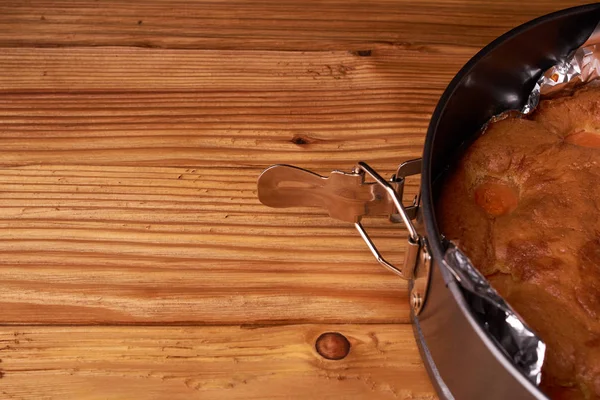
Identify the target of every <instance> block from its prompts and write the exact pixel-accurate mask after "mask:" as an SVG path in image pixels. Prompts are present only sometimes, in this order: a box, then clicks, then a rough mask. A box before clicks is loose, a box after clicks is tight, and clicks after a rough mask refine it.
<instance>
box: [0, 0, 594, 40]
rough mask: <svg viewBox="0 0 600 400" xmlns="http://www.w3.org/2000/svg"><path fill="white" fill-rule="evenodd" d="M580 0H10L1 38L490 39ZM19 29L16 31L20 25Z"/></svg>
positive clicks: (3, 10)
mask: <svg viewBox="0 0 600 400" xmlns="http://www.w3.org/2000/svg"><path fill="white" fill-rule="evenodd" d="M583 3H585V2H582V1H576V0H562V1H560V2H558V1H553V0H545V1H540V0H537V1H533V0H532V1H526V2H524V1H517V0H502V1H494V2H490V1H487V0H471V1H462V0H420V1H410V0H374V1H368V2H365V1H361V0H345V1H339V0H325V1H315V0H312V1H303V2H289V1H278V0H263V1H257V0H247V1H240V0H235V1H226V2H224V1H219V0H212V1H194V2H190V1H182V0H179V1H170V0H149V1H144V2H143V3H140V2H134V3H132V2H129V1H127V0H112V1H106V0H104V1H55V0H33V1H27V2H22V1H19V0H3V1H2V3H1V4H0V46H13V47H14V46H16V47H21V46H31V45H33V46H37V47H39V46H49V47H55V46H113V45H115V44H118V45H120V46H139V47H161V48H162V47H167V48H202V49H219V50H223V49H249V50H274V49H277V50H294V51H298V50H332V49H336V50H339V49H345V50H368V49H370V48H371V47H370V46H372V45H373V44H376V43H394V44H399V43H406V44H417V45H418V44H422V43H427V44H431V43H445V44H456V45H461V46H462V45H465V46H475V47H481V46H484V45H486V44H487V43H489V42H490V41H492V40H493V39H494V38H496V37H497V36H499V35H501V34H502V33H504V32H506V31H507V30H509V29H510V28H513V27H515V26H517V25H520V24H522V23H524V22H526V21H528V20H530V19H533V18H535V17H537V16H540V15H542V14H546V13H549V12H552V11H556V10H559V9H561V8H566V7H569V6H574V5H578V4H583ZM16 32H17V33H16Z"/></svg>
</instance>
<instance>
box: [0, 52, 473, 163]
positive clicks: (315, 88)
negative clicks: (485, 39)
mask: <svg viewBox="0 0 600 400" xmlns="http://www.w3.org/2000/svg"><path fill="white" fill-rule="evenodd" d="M471 54H472V51H471V50H470V49H465V48H459V47H440V48H428V49H421V50H411V49H404V48H390V47H382V48H381V49H380V50H377V51H375V52H374V53H372V55H371V56H370V57H358V56H355V55H352V54H350V53H347V52H333V53H314V52H313V53H290V52H285V53H281V52H279V53H261V52H245V53H244V54H237V55H236V53H235V52H233V53H227V52H202V51H189V50H188V51H179V50H147V49H117V48H114V49H107V48H102V49H35V48H26V49H5V50H4V51H3V54H2V57H0V71H2V73H1V74H0V91H3V92H4V93H3V94H2V96H0V131H1V132H2V135H3V136H2V142H1V146H2V147H1V148H2V153H1V154H0V165H4V166H14V165H25V164H35V163H45V164H90V165H138V166H139V165H151V166H186V167H191V168H194V167H199V166H203V167H206V166H215V165H216V166H228V167H232V166H242V167H248V166H251V167H260V168H263V167H265V166H267V165H270V164H274V163H300V164H302V165H304V166H306V167H311V168H325V167H329V168H331V167H334V168H350V166H352V165H354V164H355V162H356V161H358V160H360V159H365V160H366V161H369V162H373V163H379V165H380V166H381V165H382V164H384V168H386V169H388V170H391V169H393V168H394V166H395V165H397V163H399V162H400V161H402V160H405V159H407V158H414V157H416V156H418V155H419V154H420V152H421V146H422V140H423V137H424V134H425V130H426V127H427V124H428V119H429V115H430V113H431V111H432V110H433V108H434V106H435V104H436V102H437V99H438V97H439V95H440V93H441V91H442V89H443V88H444V87H445V85H446V84H447V83H448V81H449V80H450V79H451V77H452V75H453V74H454V73H455V72H456V70H458V69H459V68H460V66H461V65H462V63H463V62H464V61H466V59H467V58H468V57H469V56H470V55H471ZM242 59H243V61H241V60H242ZM232 60H234V61H233V62H232ZM235 60H237V61H235ZM422 63H426V64H429V65H431V66H432V68H433V70H434V71H436V72H433V73H432V74H430V75H428V77H427V78H425V79H424V80H423V81H416V80H415V79H414V76H415V75H417V74H419V71H420V69H422ZM131 65H135V66H136V67H135V69H132V68H130V66H131ZM340 71H342V72H340ZM57 92H58V93H57ZM65 92H66V93H65ZM144 92H147V93H144Z"/></svg>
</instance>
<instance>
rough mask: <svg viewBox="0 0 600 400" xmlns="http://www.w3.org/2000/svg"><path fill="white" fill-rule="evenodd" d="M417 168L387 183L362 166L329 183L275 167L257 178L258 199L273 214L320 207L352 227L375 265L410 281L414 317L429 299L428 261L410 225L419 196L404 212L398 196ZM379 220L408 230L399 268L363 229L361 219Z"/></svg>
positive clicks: (412, 165)
mask: <svg viewBox="0 0 600 400" xmlns="http://www.w3.org/2000/svg"><path fill="white" fill-rule="evenodd" d="M421 165H422V162H421V159H416V160H410V161H406V162H404V163H402V164H401V165H400V166H399V167H398V170H397V172H396V174H395V175H394V176H393V177H392V178H391V179H390V180H389V181H387V180H385V179H383V178H382V177H381V176H380V175H379V174H378V173H377V172H376V171H375V170H373V169H372V168H371V167H370V166H368V165H367V164H366V163H364V162H359V163H358V165H357V166H356V167H355V168H354V169H353V171H352V172H350V173H345V172H340V171H333V172H332V173H331V175H330V176H329V177H323V176H321V175H317V174H315V173H313V172H310V171H307V170H304V169H301V168H298V167H293V166H290V165H273V166H271V167H269V168H267V169H266V170H265V171H264V172H263V173H262V174H261V175H260V177H259V178H258V198H259V200H260V201H261V202H262V203H263V204H265V205H267V206H269V207H275V208H286V207H307V206H308V207H311V206H312V207H320V208H323V209H325V210H326V211H327V212H328V213H329V215H330V216H331V217H332V218H336V219H339V220H342V221H346V222H351V223H353V224H354V226H355V227H356V230H357V231H358V233H359V234H360V236H361V237H362V238H363V240H364V241H365V243H366V244H367V246H368V248H369V250H371V253H373V255H374V256H375V258H376V259H377V261H378V262H379V263H380V264H381V265H383V266H384V267H385V268H387V269H388V270H390V271H392V272H393V273H395V274H396V275H398V276H400V277H401V278H403V279H407V280H410V281H411V283H412V285H411V293H410V303H411V307H412V309H413V312H414V314H415V315H418V314H419V312H420V311H421V309H422V307H423V305H424V303H425V298H426V294H427V286H428V283H429V271H430V268H431V255H430V252H429V248H428V245H427V240H426V239H425V238H424V237H422V236H420V235H419V233H418V232H417V229H416V228H415V225H414V224H413V220H414V219H416V217H417V213H418V209H419V202H420V199H419V196H418V195H417V196H415V198H414V200H413V201H412V204H410V205H407V206H405V205H404V204H403V202H402V196H403V193H404V182H405V178H406V177H407V176H410V175H417V174H420V173H421ZM367 177H368V178H370V180H369V181H367V180H366V178H367ZM381 215H385V216H388V217H389V219H390V221H392V222H403V223H404V225H405V226H406V229H407V230H408V246H407V248H406V255H405V258H404V263H403V265H402V267H401V268H398V267H396V266H395V265H393V264H391V263H389V262H388V261H387V260H386V259H385V258H383V256H382V255H381V253H380V252H379V250H378V249H377V247H376V246H375V244H374V243H373V241H372V240H371V238H370V237H369V235H368V234H367V231H366V230H365V228H364V227H363V225H362V224H361V219H362V217H365V216H381Z"/></svg>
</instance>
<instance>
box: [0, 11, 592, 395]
mask: <svg viewBox="0 0 600 400" xmlns="http://www.w3.org/2000/svg"><path fill="white" fill-rule="evenodd" d="M578 3H583V2H580V1H562V2H556V1H552V0H546V1H533V0H530V1H517V0H506V1H502V2H500V1H496V2H488V1H484V0H481V1H459V0H437V1H431V0H423V1H418V2H417V1H415V2H409V1H403V0H374V1H369V2H367V1H358V0H344V1H340V0H325V1H311V2H306V1H282V0H261V1H257V0H248V1H242V0H236V1H228V2H224V1H219V0H212V1H195V2H187V1H179V2H174V1H168V0H145V1H144V2H139V3H137V4H136V2H132V1H128V0H113V1H92V0H89V1H86V0H81V1H49V0H47V1H44V0H32V1H28V2H22V1H16V0H14V1H13V0H3V1H2V2H1V3H0V46H1V47H2V49H1V50H0V165H1V168H0V183H1V185H0V252H1V257H0V263H1V274H0V287H1V290H0V319H1V321H0V323H1V324H2V326H1V327H0V341H1V343H0V359H1V363H0V378H2V379H1V380H0V398H1V399H36V400H38V399H61V400H62V399H84V400H88V399H169V400H178V399H182V400H183V399H186V400H187V399H265V398H282V399H283V398H285V399H325V398H327V399H396V398H400V399H406V398H411V399H430V398H433V397H434V392H433V389H432V387H431V385H430V383H429V381H428V378H427V375H426V373H425V370H424V368H423V365H422V363H421V361H420V358H419V354H418V351H417V348H416V345H415V343H414V339H413V336H412V330H411V327H410V325H409V324H408V323H409V310H408V305H407V300H406V297H407V293H406V289H407V286H406V283H405V282H403V281H401V280H399V279H398V278H397V277H395V276H393V275H391V274H390V273H388V272H386V271H385V270H384V269H383V268H381V267H379V266H378V265H377V264H376V262H375V261H374V260H373V259H372V256H371V255H370V253H369V252H368V250H367V249H366V247H365V245H364V244H363V243H362V241H361V239H360V238H359V237H358V236H357V235H356V233H355V230H354V228H353V227H352V226H351V225H349V224H346V223H343V222H338V221H335V220H332V219H330V218H328V217H327V216H326V215H324V213H323V212H322V211H319V210H315V209H291V210H275V209H269V208H267V207H265V206H262V205H261V204H260V203H259V202H258V200H257V198H256V186H255V185H256V184H255V182H256V178H257V176H258V174H259V173H260V171H261V170H262V169H263V168H265V167H267V166H269V165H271V164H274V163H292V164H295V165H298V166H302V167H307V168H311V169H313V170H315V171H317V172H321V173H327V172H328V171H330V170H331V169H335V168H338V169H345V170H349V169H350V168H351V167H352V166H353V165H354V164H355V163H356V161H359V160H364V161H367V162H369V163H370V164H371V165H372V166H374V167H375V168H377V169H378V170H379V171H382V172H383V173H386V174H389V173H391V172H392V171H393V170H394V168H395V167H396V166H397V165H398V163H399V162H401V161H403V160H405V159H409V158H414V157H418V156H419V155H420V153H421V146H422V143H423V138H424V135H425V130H426V127H427V124H428V120H429V117H430V114H431V112H432V110H433V108H434V106H435V104H436V102H437V100H438V98H439V96H440V94H441V93H442V90H443V89H444V87H445V86H446V85H447V84H448V82H449V81H450V79H451V78H452V77H453V75H454V74H455V73H456V72H457V71H458V69H459V68H460V67H461V66H462V65H463V64H464V63H465V62H466V61H467V60H468V59H469V58H470V57H471V56H472V55H473V54H475V53H476V52H477V51H478V50H479V49H480V48H481V47H482V46H484V45H485V44H487V43H488V42H490V41H491V40H492V39H494V38H495V37H497V36H498V35H500V34H502V33H503V32H505V31H507V30H508V29H510V28H512V27H514V26H516V25H518V24H521V23H523V22H525V21H527V20H530V19H532V18H534V17H536V16H539V15H542V14H545V13H548V12H550V11H554V10H556V9H559V8H563V7H567V6H570V5H576V4H578ZM416 190H417V186H416V184H412V185H410V187H409V189H408V191H409V193H412V194H414V193H416ZM367 224H368V226H369V228H370V229H371V232H373V236H374V237H375V240H376V241H377V242H378V244H379V245H380V246H381V247H382V248H383V249H385V251H386V254H389V255H390V258H392V260H397V262H399V260H402V256H403V250H404V240H403V238H404V237H405V232H404V230H403V229H402V228H400V227H399V226H397V225H391V224H389V223H387V222H386V221H384V220H377V219H370V220H368V221H367ZM326 332H337V333H339V334H341V335H343V337H345V338H347V340H348V341H349V343H350V346H351V347H350V351H349V354H348V355H347V356H346V357H344V358H342V359H341V360H337V361H336V360H328V359H325V358H324V357H322V356H321V355H320V354H319V353H318V352H317V351H316V350H315V342H316V340H317V338H318V337H319V336H320V335H322V334H323V333H326ZM338 338H339V337H338ZM334 339H335V338H334ZM327 343H329V344H330V346H329V347H328V348H329V350H330V351H333V352H334V353H336V352H337V355H338V356H339V357H342V356H344V352H343V348H340V347H339V343H342V344H343V340H341V341H340V342H339V343H337V344H336V342H335V340H333V341H329V342H327ZM336 346H337V347H336ZM334 355H335V354H334Z"/></svg>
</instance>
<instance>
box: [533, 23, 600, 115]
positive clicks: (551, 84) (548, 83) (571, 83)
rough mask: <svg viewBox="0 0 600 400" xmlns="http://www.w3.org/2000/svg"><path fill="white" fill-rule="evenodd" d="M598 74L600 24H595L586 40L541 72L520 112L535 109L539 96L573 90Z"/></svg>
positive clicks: (599, 67)
mask: <svg viewBox="0 0 600 400" xmlns="http://www.w3.org/2000/svg"><path fill="white" fill-rule="evenodd" d="M599 76H600V24H598V26H596V29H594V31H593V32H592V34H591V35H590V37H589V38H588V40H586V41H585V43H584V44H583V45H581V47H579V48H578V49H576V50H575V51H574V52H573V53H572V54H571V55H570V56H569V57H567V58H566V60H564V61H562V62H560V63H558V64H557V65H555V66H554V67H552V68H550V69H548V70H547V71H545V72H544V73H543V74H542V76H541V77H540V79H538V81H537V83H536V84H535V87H534V88H533V91H532V92H531V94H530V95H529V99H528V100H527V103H526V104H525V107H523V109H522V110H521V112H522V113H523V114H529V113H531V112H532V111H533V110H535V108H536V107H537V105H538V104H539V102H540V99H541V98H543V97H550V96H552V95H555V94H557V93H559V92H562V91H564V90H573V89H575V88H576V87H577V86H579V85H582V84H584V83H588V82H590V81H593V80H594V79H596V78H598V77H599Z"/></svg>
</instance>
